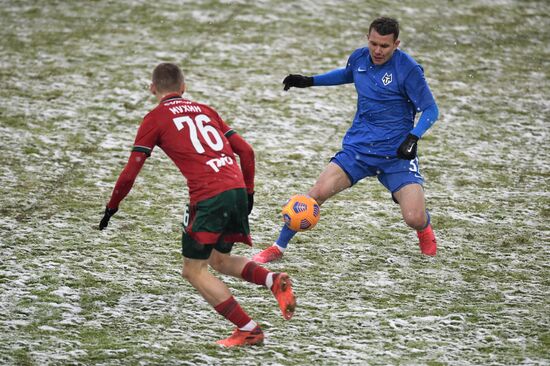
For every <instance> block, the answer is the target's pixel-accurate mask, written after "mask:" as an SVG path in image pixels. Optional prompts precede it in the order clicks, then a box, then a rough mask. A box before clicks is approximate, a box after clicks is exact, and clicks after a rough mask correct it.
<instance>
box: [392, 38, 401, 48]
mask: <svg viewBox="0 0 550 366" xmlns="http://www.w3.org/2000/svg"><path fill="white" fill-rule="evenodd" d="M400 43H401V41H400V40H398V39H396V40H395V42H394V46H395V48H397V47H399V44H400Z"/></svg>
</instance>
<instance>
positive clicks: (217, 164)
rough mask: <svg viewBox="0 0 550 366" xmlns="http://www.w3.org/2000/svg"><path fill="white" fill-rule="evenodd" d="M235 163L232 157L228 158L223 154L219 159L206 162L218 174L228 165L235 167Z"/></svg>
mask: <svg viewBox="0 0 550 366" xmlns="http://www.w3.org/2000/svg"><path fill="white" fill-rule="evenodd" d="M234 163H235V160H233V158H232V157H231V156H227V155H225V154H222V156H221V157H220V158H219V159H210V160H208V161H207V162H206V164H207V165H208V166H209V167H210V168H212V170H214V171H215V172H216V173H217V172H219V171H220V168H221V167H224V166H226V165H233V164H234Z"/></svg>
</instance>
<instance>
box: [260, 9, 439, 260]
mask: <svg viewBox="0 0 550 366" xmlns="http://www.w3.org/2000/svg"><path fill="white" fill-rule="evenodd" d="M398 37H399V23H398V21H397V20H395V19H393V18H387V17H380V18H377V19H375V20H374V21H373V22H372V23H371V24H370V26H369V32H368V46H367V47H365V48H360V49H357V50H355V51H354V52H353V53H352V54H351V56H350V57H349V59H348V62H347V65H346V67H344V68H339V69H335V70H332V71H329V72H327V73H325V74H321V75H315V76H312V77H311V76H303V75H297V74H290V75H288V76H287V77H286V78H285V79H284V80H283V84H284V90H288V89H290V88H291V87H296V88H306V87H310V86H325V85H340V84H349V83H354V85H355V89H356V91H357V112H356V113H355V117H354V119H353V124H352V125H351V127H350V128H349V130H348V131H347V133H346V135H345V136H344V139H343V141H342V150H341V151H339V152H338V153H337V154H336V155H335V156H334V157H333V158H332V159H331V160H330V162H329V164H328V165H327V167H326V168H325V170H324V171H323V172H322V173H321V175H320V176H319V178H318V179H317V182H316V183H315V185H314V186H313V187H312V188H311V189H310V190H309V192H308V193H307V194H308V195H309V196H311V197H312V198H314V199H315V200H316V201H317V202H318V203H319V205H321V204H323V203H324V202H325V201H326V200H327V199H329V198H330V197H332V196H334V195H335V194H337V193H339V192H341V191H343V190H344V189H347V188H349V187H351V186H353V185H354V184H355V183H357V182H358V181H360V180H361V179H363V178H366V177H373V176H376V177H377V178H378V180H379V181H380V183H382V184H383V185H384V186H385V187H386V188H387V189H388V190H389V191H390V192H391V194H392V198H393V200H394V201H395V202H396V203H398V204H399V206H400V207H401V213H402V215H403V219H404V220H405V223H406V224H407V225H408V226H410V227H411V228H413V229H415V230H416V232H417V235H418V239H419V246H420V251H421V252H422V253H423V254H425V255H429V256H435V254H436V250H437V244H436V239H435V235H434V232H433V230H432V226H431V224H430V214H429V213H428V211H427V210H426V207H425V199H424V189H423V187H422V184H423V182H424V179H423V177H422V175H421V174H420V170H419V166H418V157H417V154H416V152H417V144H418V140H419V139H420V138H421V137H422V135H423V134H424V133H425V132H426V131H427V130H428V129H429V128H430V127H431V126H432V125H433V124H434V122H435V121H436V120H437V118H438V114H439V111H438V108H437V104H436V102H435V100H434V97H433V95H432V92H431V91H430V88H429V86H428V83H427V82H426V79H425V78H424V71H423V69H422V67H421V66H420V65H419V64H418V63H417V62H416V61H415V60H414V59H413V58H412V57H411V56H409V55H408V54H406V53H405V52H403V51H401V50H400V49H398V46H399V43H400V41H399V39H398ZM416 113H421V114H420V117H419V119H418V122H417V123H416V126H415V124H414V121H415V115H416ZM295 234H296V232H295V231H292V230H291V229H289V228H288V227H287V226H286V225H283V228H282V229H281V232H280V235H279V238H278V239H277V241H276V242H275V243H274V244H273V245H272V246H270V247H268V248H267V249H265V250H263V251H261V252H260V253H258V254H256V255H255V256H254V257H253V258H252V259H253V260H254V261H256V262H259V263H266V262H271V261H274V260H277V259H280V258H281V257H282V256H283V252H284V251H285V249H286V248H287V245H288V243H289V242H290V240H291V239H292V238H293V237H294V235H295Z"/></svg>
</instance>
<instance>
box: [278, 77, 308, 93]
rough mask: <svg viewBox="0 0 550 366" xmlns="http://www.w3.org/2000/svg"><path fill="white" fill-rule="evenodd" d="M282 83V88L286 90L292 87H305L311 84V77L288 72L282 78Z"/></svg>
mask: <svg viewBox="0 0 550 366" xmlns="http://www.w3.org/2000/svg"><path fill="white" fill-rule="evenodd" d="M283 84H285V87H284V90H288V89H290V88H292V87H295V88H307V87H310V86H313V77H311V76H304V75H298V74H290V75H288V76H287V77H286V78H285V79H284V80H283Z"/></svg>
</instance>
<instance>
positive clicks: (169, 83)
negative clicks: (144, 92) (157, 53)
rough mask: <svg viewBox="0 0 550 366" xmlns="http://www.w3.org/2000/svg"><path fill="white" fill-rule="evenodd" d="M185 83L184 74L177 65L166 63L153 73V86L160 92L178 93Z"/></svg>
mask: <svg viewBox="0 0 550 366" xmlns="http://www.w3.org/2000/svg"><path fill="white" fill-rule="evenodd" d="M183 82H184V78H183V73H182V72H181V70H180V68H179V67H178V66H177V65H175V64H172V63H168V62H165V63H162V64H159V65H158V66H157V67H155V70H154V71H153V84H154V85H155V86H156V88H157V90H158V91H159V92H164V93H166V92H173V91H178V89H179V88H180V85H181V83H183Z"/></svg>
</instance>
